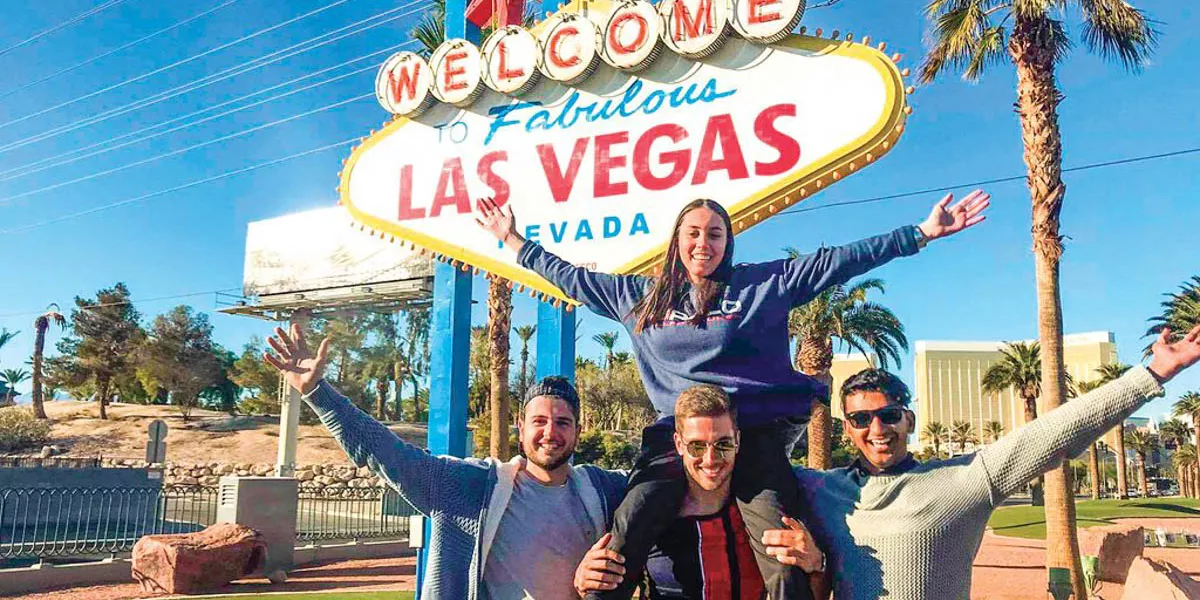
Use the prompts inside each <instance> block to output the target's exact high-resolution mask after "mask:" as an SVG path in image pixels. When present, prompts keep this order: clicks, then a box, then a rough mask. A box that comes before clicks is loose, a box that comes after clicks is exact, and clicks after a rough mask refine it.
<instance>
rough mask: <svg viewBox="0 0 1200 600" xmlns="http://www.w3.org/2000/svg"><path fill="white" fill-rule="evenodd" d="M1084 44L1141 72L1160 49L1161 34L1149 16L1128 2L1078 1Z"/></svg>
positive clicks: (1110, 0) (1132, 69)
mask: <svg viewBox="0 0 1200 600" xmlns="http://www.w3.org/2000/svg"><path fill="white" fill-rule="evenodd" d="M1079 8H1080V9H1081V10H1082V12H1083V36H1082V37H1083V43H1084V45H1085V46H1087V47H1088V49H1090V50H1092V51H1093V52H1096V53H1097V54H1099V55H1100V56H1102V57H1104V58H1106V59H1108V60H1113V59H1116V60H1119V61H1120V62H1121V64H1122V65H1123V66H1124V67H1125V68H1126V69H1129V70H1131V71H1140V70H1141V68H1142V66H1143V65H1144V64H1145V62H1146V60H1147V59H1148V58H1149V57H1150V55H1151V54H1153V53H1154V50H1155V48H1157V47H1158V31H1157V30H1155V29H1154V22H1153V21H1151V20H1150V19H1148V18H1146V14H1145V13H1144V12H1142V11H1141V10H1138V9H1137V8H1134V7H1133V6H1132V5H1130V4H1129V3H1128V2H1125V0H1079Z"/></svg>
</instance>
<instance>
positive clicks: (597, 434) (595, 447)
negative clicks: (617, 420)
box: [575, 429, 604, 465]
mask: <svg viewBox="0 0 1200 600" xmlns="http://www.w3.org/2000/svg"><path fill="white" fill-rule="evenodd" d="M602 458H604V433H603V432H601V431H599V430H595V429H593V430H591V431H585V432H583V435H580V436H579V443H578V444H576V445H575V464H577V465H594V464H598V463H599V462H600V459H602Z"/></svg>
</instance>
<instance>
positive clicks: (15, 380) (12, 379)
mask: <svg viewBox="0 0 1200 600" xmlns="http://www.w3.org/2000/svg"><path fill="white" fill-rule="evenodd" d="M0 379H3V380H4V383H6V384H8V398H6V400H5V404H12V402H13V398H14V397H15V396H16V395H17V384H19V383H23V382H25V381H26V380H28V379H29V371H26V370H25V369H4V370H3V371H0Z"/></svg>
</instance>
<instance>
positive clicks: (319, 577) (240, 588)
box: [19, 556, 417, 600]
mask: <svg viewBox="0 0 1200 600" xmlns="http://www.w3.org/2000/svg"><path fill="white" fill-rule="evenodd" d="M416 568H417V559H416V557H415V556H406V557H401V558H378V559H357V560H342V561H336V562H327V563H319V564H310V565H304V566H302V567H300V568H298V569H296V570H295V571H293V572H292V574H291V576H290V577H289V578H288V580H287V582H286V583H282V584H278V585H275V584H272V583H271V582H269V581H267V580H266V579H243V580H239V581H235V582H233V583H231V584H229V585H227V586H225V587H224V588H221V589H220V590H216V591H214V592H213V594H260V593H265V592H270V593H277V592H316V591H333V590H340V591H348V592H350V591H353V592H385V591H411V590H413V589H415V587H416V579H417V577H416ZM19 597H20V598H22V600H68V599H70V600H132V599H135V598H164V596H155V595H154V594H152V593H148V592H143V591H142V589H141V588H140V587H138V585H137V584H136V583H132V582H131V583H121V584H113V585H98V586H90V587H77V588H68V589H62V590H55V591H49V592H39V593H36V594H25V595H22V596H19ZM181 597H183V596H181ZM185 597H186V598H204V597H206V596H196V595H193V596H185ZM267 597H268V598H269V596H267Z"/></svg>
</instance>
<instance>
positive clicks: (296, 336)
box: [263, 323, 329, 394]
mask: <svg viewBox="0 0 1200 600" xmlns="http://www.w3.org/2000/svg"><path fill="white" fill-rule="evenodd" d="M267 343H268V344H270V345H271V348H272V349H274V350H275V353H274V354H273V353H271V352H264V353H263V360H265V361H267V364H269V365H271V366H272V367H275V368H276V369H279V372H280V373H282V374H283V380H284V381H286V382H287V383H288V385H290V386H292V387H293V388H296V389H297V390H299V391H300V393H301V394H307V393H309V392H311V391H313V389H314V388H316V387H317V384H318V383H320V381H321V378H322V377H324V376H325V363H326V362H327V361H328V358H329V357H328V354H329V338H325V339H323V340H321V345H320V347H318V348H317V353H316V354H315V355H314V354H313V353H312V351H311V350H309V348H308V343H307V342H306V341H305V339H304V332H303V331H301V330H300V327H299V326H298V325H296V324H295V323H293V324H292V332H291V335H288V332H286V331H284V330H283V329H281V328H279V327H276V328H275V335H273V336H271V337H269V338H267Z"/></svg>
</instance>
